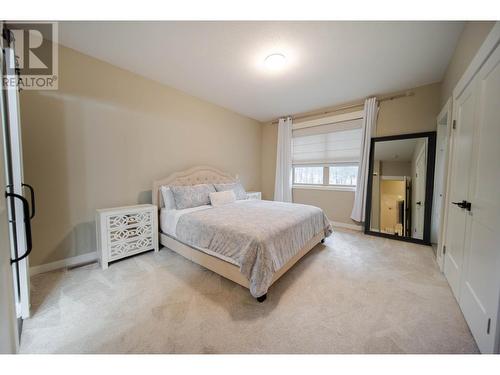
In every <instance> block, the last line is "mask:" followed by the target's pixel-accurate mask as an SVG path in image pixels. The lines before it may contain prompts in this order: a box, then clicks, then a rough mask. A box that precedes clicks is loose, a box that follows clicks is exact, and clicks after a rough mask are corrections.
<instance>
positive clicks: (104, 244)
mask: <svg viewBox="0 0 500 375" xmlns="http://www.w3.org/2000/svg"><path fill="white" fill-rule="evenodd" d="M96 227H97V251H98V252H100V262H101V267H102V269H106V268H108V264H109V262H112V261H114V260H118V259H121V258H125V257H128V256H130V255H134V254H139V253H142V252H144V251H148V250H152V249H154V250H155V251H158V249H159V248H158V246H159V245H158V208H157V207H156V206H154V205H152V204H140V205H137V206H125V207H116V208H105V209H99V210H97V215H96Z"/></svg>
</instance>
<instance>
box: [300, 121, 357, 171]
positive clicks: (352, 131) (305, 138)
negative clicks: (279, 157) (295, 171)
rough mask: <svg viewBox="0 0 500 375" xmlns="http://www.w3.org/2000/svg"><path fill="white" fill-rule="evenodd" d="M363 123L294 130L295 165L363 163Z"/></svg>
mask: <svg viewBox="0 0 500 375" xmlns="http://www.w3.org/2000/svg"><path fill="white" fill-rule="evenodd" d="M362 125H363V119H355V120H348V121H343V122H336V123H332V124H325V125H318V126H312V127H307V128H301V129H294V130H293V133H292V136H293V141H292V148H293V152H292V163H293V164H331V163H349V162H351V163H352V162H359V157H360V154H361V139H362V135H363V133H362V129H361V128H362Z"/></svg>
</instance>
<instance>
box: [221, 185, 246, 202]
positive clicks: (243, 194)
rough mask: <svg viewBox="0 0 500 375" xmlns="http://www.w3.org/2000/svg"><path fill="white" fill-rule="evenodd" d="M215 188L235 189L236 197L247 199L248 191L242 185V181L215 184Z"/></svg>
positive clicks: (223, 189)
mask: <svg viewBox="0 0 500 375" xmlns="http://www.w3.org/2000/svg"><path fill="white" fill-rule="evenodd" d="M214 186H215V190H217V191H227V190H233V191H234V195H236V199H247V192H246V191H245V189H244V188H243V186H242V185H241V182H232V183H229V184H214Z"/></svg>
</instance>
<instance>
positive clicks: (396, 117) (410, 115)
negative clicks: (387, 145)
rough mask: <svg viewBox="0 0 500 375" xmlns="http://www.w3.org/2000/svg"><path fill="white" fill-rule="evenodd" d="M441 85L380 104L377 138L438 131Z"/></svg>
mask: <svg viewBox="0 0 500 375" xmlns="http://www.w3.org/2000/svg"><path fill="white" fill-rule="evenodd" d="M440 87H441V86H440V84H439V83H434V84H431V85H426V86H421V87H417V88H413V89H411V91H412V92H413V93H414V95H413V96H407V97H404V98H398V99H394V100H386V101H383V102H381V103H380V108H379V112H378V119H377V131H376V134H377V137H383V136H386V135H396V134H406V133H418V132H426V131H434V130H436V116H437V115H438V114H439V110H440V109H441V108H440Z"/></svg>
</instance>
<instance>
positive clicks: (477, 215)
mask: <svg viewBox="0 0 500 375" xmlns="http://www.w3.org/2000/svg"><path fill="white" fill-rule="evenodd" d="M471 85H474V90H475V93H476V96H477V103H476V108H477V111H476V116H475V121H474V122H475V128H474V132H475V133H474V143H473V152H472V165H471V174H470V176H469V177H470V184H469V195H468V196H469V198H468V199H467V200H468V201H470V202H471V210H470V211H468V210H464V211H465V215H467V216H466V221H467V228H466V231H465V233H466V241H465V253H464V255H465V256H464V264H463V271H462V278H461V288H460V289H461V293H460V307H461V308H462V311H463V313H464V316H465V318H466V320H467V322H468V323H469V327H470V329H471V332H472V334H473V335H474V338H475V339H476V342H477V344H478V346H479V349H480V350H481V352H482V353H493V352H497V351H498V350H499V343H498V335H497V334H496V332H497V326H498V316H497V314H498V309H499V301H500V193H499V188H500V164H499V163H500V47H497V48H496V50H495V51H494V52H493V54H492V55H491V56H490V58H489V59H488V60H487V61H486V63H485V65H484V66H483V67H482V68H481V70H480V71H479V72H478V74H477V76H476V78H475V82H474V83H473V84H471ZM466 181H467V180H466ZM464 182H465V181H464Z"/></svg>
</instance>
